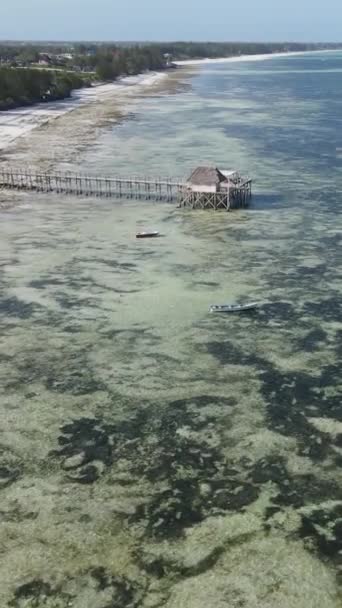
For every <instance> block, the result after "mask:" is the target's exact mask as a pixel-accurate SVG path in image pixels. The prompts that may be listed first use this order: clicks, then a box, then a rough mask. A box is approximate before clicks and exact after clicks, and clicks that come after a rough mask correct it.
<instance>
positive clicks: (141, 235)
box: [135, 230, 159, 239]
mask: <svg viewBox="0 0 342 608" xmlns="http://www.w3.org/2000/svg"><path fill="white" fill-rule="evenodd" d="M135 236H136V238H137V239H148V238H152V237H155V236H159V232H157V231H156V230H155V231H152V232H137V233H136V235H135Z"/></svg>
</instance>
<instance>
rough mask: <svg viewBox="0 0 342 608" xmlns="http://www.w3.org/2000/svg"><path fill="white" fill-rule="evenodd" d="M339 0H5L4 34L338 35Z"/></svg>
mask: <svg viewBox="0 0 342 608" xmlns="http://www.w3.org/2000/svg"><path fill="white" fill-rule="evenodd" d="M341 25H342V0H169V1H168V0H0V38H2V39H40V40H50V39H52V40H185V39H186V40H190V39H191V40H255V41H266V40H269V41H272V40H275V41H279V40H289V41H293V40H295V41H301V40H303V41H313V42H314V41H327V42H328V41H341V40H342V28H341Z"/></svg>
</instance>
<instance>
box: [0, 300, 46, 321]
mask: <svg viewBox="0 0 342 608" xmlns="http://www.w3.org/2000/svg"><path fill="white" fill-rule="evenodd" d="M41 309H42V306H40V304H31V303H27V302H23V301H22V300H18V298H16V297H15V296H13V297H11V298H5V299H4V300H1V301H0V314H4V315H6V316H8V317H18V318H19V319H29V318H30V317H32V315H33V314H34V313H35V312H36V310H41Z"/></svg>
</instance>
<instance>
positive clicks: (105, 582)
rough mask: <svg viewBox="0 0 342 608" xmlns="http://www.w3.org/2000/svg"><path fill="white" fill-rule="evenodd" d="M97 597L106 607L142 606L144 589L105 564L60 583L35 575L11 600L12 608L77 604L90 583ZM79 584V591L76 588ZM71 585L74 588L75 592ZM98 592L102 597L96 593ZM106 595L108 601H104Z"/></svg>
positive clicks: (102, 605)
mask: <svg viewBox="0 0 342 608" xmlns="http://www.w3.org/2000/svg"><path fill="white" fill-rule="evenodd" d="M88 586H89V593H90V594H91V595H93V596H95V597H94V599H95V602H96V606H100V605H101V607H103V608H138V606H140V605H141V602H142V599H143V590H142V589H141V588H140V587H139V585H138V584H137V583H135V582H132V581H130V580H129V579H128V578H125V577H122V576H115V575H113V574H112V573H110V572H108V571H107V570H105V568H101V567H99V568H93V569H91V570H90V571H88V572H84V573H83V575H81V576H79V577H77V578H75V579H72V578H71V577H68V578H67V579H65V580H64V581H63V582H62V583H61V584H60V585H58V586H54V587H53V586H52V585H51V584H50V583H47V582H45V581H44V580H42V579H34V580H32V581H30V582H28V583H25V584H23V585H20V586H19V587H18V588H17V589H16V590H15V592H14V597H13V599H12V600H11V601H10V603H9V606H10V608H31V607H32V608H44V607H45V606H46V607H48V606H49V607H50V606H51V608H52V607H53V606H56V607H57V606H58V607H61V608H62V607H63V608H64V607H65V608H67V607H68V606H73V605H74V602H75V601H77V604H79V601H82V597H84V592H85V589H86V587H88ZM75 587H76V588H79V591H76V593H75V591H74V589H75ZM70 589H73V591H72V592H71V591H70ZM97 595H98V599H97V598H96V596H97ZM103 597H105V598H106V599H105V600H104V601H105V602H106V603H104V602H103Z"/></svg>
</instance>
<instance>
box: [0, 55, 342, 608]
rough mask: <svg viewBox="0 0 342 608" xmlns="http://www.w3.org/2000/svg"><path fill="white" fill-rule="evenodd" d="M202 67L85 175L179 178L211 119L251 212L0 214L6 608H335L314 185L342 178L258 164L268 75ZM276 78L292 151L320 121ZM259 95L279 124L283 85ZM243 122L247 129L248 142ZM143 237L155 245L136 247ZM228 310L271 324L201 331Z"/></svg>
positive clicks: (324, 235)
mask: <svg viewBox="0 0 342 608" xmlns="http://www.w3.org/2000/svg"><path fill="white" fill-rule="evenodd" d="M272 61H273V60H272ZM274 61H280V60H274ZM282 61H284V60H283V59H282ZM286 61H288V62H295V61H299V59H298V58H297V59H294V58H291V59H286ZM305 61H308V59H306V60H305ZM310 61H317V59H310ZM267 65H269V64H267ZM271 65H272V62H270V66H271ZM291 65H293V64H291ZM296 66H298V64H296ZM247 68H248V65H247V64H246V69H247ZM270 69H271V68H270ZM211 70H212V68H210V67H209V68H206V69H205V71H204V72H203V73H202V74H198V75H197V76H193V77H192V78H193V80H192V88H191V89H189V90H188V89H187V90H182V91H180V92H179V93H178V95H173V96H170V97H167V96H164V94H161V93H160V94H159V93H158V94H156V97H155V98H154V97H148V98H146V99H144V100H141V104H142V107H141V108H140V110H139V111H138V114H137V117H136V119H135V120H136V122H135V124H133V121H129V120H128V121H127V122H125V123H122V124H121V125H119V126H117V127H116V129H114V130H113V132H111V133H108V132H106V133H103V134H102V135H101V136H99V139H98V144H97V146H96V147H94V148H93V149H89V150H88V151H87V153H84V167H85V168H87V167H89V168H91V167H94V166H96V165H98V166H101V167H103V172H106V171H107V168H108V166H109V162H110V158H113V154H114V152H115V151H116V149H117V146H120V145H121V147H122V150H123V155H122V158H123V159H125V158H126V154H127V155H128V156H129V155H131V154H132V155H133V156H132V158H133V160H135V161H136V162H137V164H139V162H140V163H142V166H143V167H144V168H145V169H146V171H148V168H150V170H152V169H153V166H154V163H155V164H156V163H157V157H158V156H159V157H161V152H162V150H163V149H164V150H165V158H164V159H163V160H162V164H163V163H164V162H165V164H167V162H171V161H170V158H171V156H172V158H176V156H175V148H176V147H178V144H179V142H180V141H182V142H183V144H184V147H183V148H180V149H181V150H182V157H181V160H182V163H183V161H184V166H186V165H187V163H189V164H190V162H191V159H192V158H193V157H192V155H193V154H194V152H193V147H192V144H191V145H190V142H191V141H192V138H196V137H198V132H197V131H196V130H194V129H191V128H190V127H188V128H187V129H185V128H184V124H185V123H184V121H186V120H187V119H188V112H190V109H191V111H192V112H195V114H194V116H197V119H198V124H200V125H205V124H206V123H205V121H204V120H202V117H205V116H207V114H206V112H207V113H208V111H213V112H218V113H220V116H221V118H222V120H224V121H225V130H223V129H221V128H220V127H217V128H213V129H212V133H211V134H210V135H209V137H208V138H207V140H206V141H207V146H208V149H209V154H210V155H212V156H213V157H214V153H215V152H216V151H217V149H218V148H217V145H218V144H219V149H225V150H227V146H228V143H229V150H230V154H231V157H232V158H231V160H232V162H234V165H236V166H238V165H239V166H240V167H241V169H243V168H245V167H246V166H247V165H248V164H249V163H250V166H251V168H252V170H254V171H255V172H257V173H258V175H259V176H260V183H259V185H258V187H257V191H256V194H255V198H254V202H253V205H252V207H251V209H249V210H243V211H239V212H236V213H229V214H221V213H216V214H211V213H209V214H208V213H206V212H198V213H192V212H188V211H184V210H180V209H176V208H175V207H174V206H172V205H166V204H155V205H153V204H151V203H148V202H144V203H142V202H139V203H134V202H132V201H124V200H121V201H111V200H103V201H100V200H99V199H92V198H87V199H81V198H79V199H73V198H59V197H57V196H53V195H51V196H50V195H43V194H41V195H33V194H27V195H25V196H20V197H19V196H18V199H17V205H16V206H15V207H13V206H10V207H9V208H5V209H3V211H2V215H1V225H0V258H1V263H0V330H1V331H0V363H1V365H0V411H1V420H2V425H1V435H0V521H1V527H0V580H1V585H0V605H1V606H4V607H6V608H7V607H8V608H70V607H73V608H114V607H115V608H140V607H141V608H162V607H164V608H178V607H184V606H187V607H189V608H202V607H203V608H204V607H210V608H211V607H215V608H221V607H222V608H223V607H224V608H226V607H228V608H274V607H275V606H277V607H279V608H302V607H303V608H308V607H310V608H321V607H322V606H324V607H325V608H339V607H340V606H341V601H342V594H341V575H342V570H341V568H342V563H341V552H342V544H341V543H342V473H341V470H342V469H341V458H342V418H341V405H340V404H341V337H342V323H341V318H342V317H341V312H342V311H341V273H340V268H341V253H340V249H341V248H340V244H341V229H340V217H339V201H338V196H337V195H336V193H334V192H332V191H331V190H329V187H328V182H329V183H330V180H331V178H332V176H333V177H334V179H336V184H337V185H338V184H339V181H338V180H339V179H340V176H339V173H338V169H337V168H336V167H334V166H332V165H331V166H330V167H329V169H328V173H329V175H326V173H325V166H322V165H321V164H320V163H321V161H320V160H319V159H318V158H316V157H315V156H314V155H313V156H310V155H308V157H309V158H308V157H307V156H306V157H305V158H302V157H301V156H300V154H301V152H300V150H301V148H300V145H299V152H298V155H299V158H301V162H302V171H303V173H302V179H301V180H299V179H298V178H297V179H298V181H297V182H296V183H294V182H293V180H294V179H295V176H296V175H297V172H298V163H299V160H298V158H297V159H293V160H288V164H286V163H285V160H286V158H287V157H286V156H285V141H284V139H281V141H280V143H279V144H278V147H276V149H275V150H274V154H273V156H272V155H270V154H269V155H266V157H265V160H264V158H262V157H259V156H257V155H255V152H256V150H257V149H259V150H261V149H264V150H266V147H267V145H269V140H268V139H267V136H263V135H262V133H261V131H260V128H259V126H260V125H259V122H258V120H257V115H258V112H259V111H260V112H262V111H263V112H266V110H265V104H264V102H265V94H263V96H262V95H261V92H260V91H261V89H260V86H261V85H262V86H264V79H265V78H267V75H265V66H264V67H263V72H262V73H261V74H260V75H259V76H258V68H257V67H254V68H253V69H252V68H251V67H249V68H248V69H247V71H248V73H245V72H244V69H242V68H241V67H240V68H238V67H236V66H233V67H229V68H227V66H224V67H222V68H219V69H215V70H213V73H212V72H211ZM227 70H228V71H227ZM296 70H297V67H296ZM271 71H272V70H271ZM266 72H267V68H266ZM253 74H254V76H253ZM284 77H285V76H284ZM254 78H255V79H254ZM286 78H287V79H288V80H287V82H288V87H289V89H288V93H287V94H288V96H289V99H288V103H289V119H288V120H289V124H288V125H287V131H286V137H287V138H288V139H287V146H288V148H287V151H288V149H290V148H291V147H292V146H293V142H294V140H296V137H297V135H298V129H299V128H300V129H303V132H304V131H305V133H306V135H307V134H308V132H309V130H310V128H312V123H313V122H314V121H315V117H316V119H317V120H318V117H320V116H321V114H320V113H321V112H327V108H326V105H325V104H324V109H323V110H322V108H321V106H320V104H319V100H317V99H308V103H309V105H310V108H311V114H310V116H309V118H308V121H309V122H308V124H307V125H305V116H304V114H305V108H306V105H305V99H303V98H302V97H303V96H304V97H305V95H306V96H307V95H308V89H306V92H305V94H304V93H301V94H300V93H299V91H298V89H297V88H295V85H294V83H298V74H297V75H294V76H293V80H291V79H290V77H289V76H286ZM246 79H247V80H246ZM259 79H260V80H259ZM267 82H268V83H271V84H270V85H269V86H271V93H272V92H273V97H272V94H270V100H271V103H270V105H268V106H267V108H268V110H267V112H268V118H269V120H270V124H272V121H273V122H274V124H276V123H277V121H278V115H277V113H276V109H275V108H276V97H277V95H278V96H279V86H280V85H279V80H278V79H277V78H276V77H275V76H274V74H273V72H272V74H270V76H269V80H268V81H267ZM310 82H311V81H310ZM248 83H249V84H248ZM272 83H273V85H272ZM228 85H229V86H228ZM272 86H273V89H272ZM307 86H309V85H308V83H307ZM234 87H235V88H234ZM248 87H249V88H248ZM253 87H254V88H253ZM291 87H294V88H292V89H291ZM228 90H229V92H230V95H232V96H233V98H232V99H230V98H229V96H228V93H227V91H228ZM247 90H248V91H254V94H253V95H251V98H250V99H249V100H248V99H247V97H248V96H247ZM290 91H292V97H291V95H290ZM315 95H316V92H315ZM239 99H241V107H240V106H239V103H238V101H239ZM207 100H208V104H209V110H208V108H207V110H205V104H206V102H207ZM247 102H248V103H247ZM273 103H274V106H273ZM282 103H283V102H282ZM144 104H145V105H144ZM246 104H247V105H248V107H246ZM239 108H240V109H239ZM152 110H155V113H153V112H152ZM330 111H331V112H332V110H330ZM230 117H231V118H232V122H231V123H230V122H229V118H230ZM294 117H296V120H295V126H294V127H293V129H292V130H291V128H290V126H291V125H290V123H291V120H293V119H294ZM166 118H167V120H168V126H167V125H166ZM206 120H207V121H209V117H208V116H207V119H206ZM210 120H211V119H210ZM279 120H280V119H279ZM153 121H154V124H155V128H156V129H157V131H158V133H159V134H160V139H158V141H157V138H155V139H154V141H152V137H150V136H149V132H150V129H151V125H152V124H153ZM182 121H183V131H181V124H182ZM281 121H282V122H283V123H284V122H286V117H284V116H282V117H281ZM234 122H235V123H236V122H240V123H243V124H245V125H246V131H245V132H244V135H242V134H241V136H240V138H239V141H237V139H236V133H233V132H231V133H230V135H229V136H228V135H227V132H228V131H229V130H230V129H232V128H233V126H232V125H233V123H234ZM186 124H188V123H186ZM170 125H171V126H172V125H173V126H174V127H175V139H174V143H173V144H172V146H174V147H172V146H171V144H170V145H169V135H168V132H169V131H168V128H169V127H170ZM247 127H248V129H249V130H248V129H247ZM326 128H328V126H327V125H326ZM202 129H203V132H202V133H201V135H200V137H203V136H204V131H205V129H206V127H202ZM284 129H285V127H284ZM247 132H248V133H251V134H253V136H254V139H253V145H252V149H251V148H250V147H249V145H247V143H248V142H247V141H246V140H245V139H244V137H247ZM113 133H114V136H113ZM318 133H321V132H320V131H319V130H318ZM282 134H283V138H284V137H285V134H284V132H282ZM325 134H326V133H325ZM145 136H146V142H147V143H146V149H147V150H149V151H150V152H151V155H150V157H149V158H145V161H144V162H145V164H143V161H142V155H143V149H142V143H143V141H144V138H145ZM317 136H318V135H317ZM321 137H323V135H322V133H321ZM227 138H228V139H227ZM224 146H225V148H224ZM134 150H136V152H135V153H134ZM227 153H228V152H227ZM134 154H135V156H134ZM169 155H170V158H168V157H169ZM145 156H146V150H145ZM280 159H282V161H283V162H282V163H280V162H279V160H280ZM120 162H121V161H118V163H119V164H120ZM122 163H123V165H122V167H121V168H123V166H124V160H122ZM177 163H178V164H177ZM182 163H181V165H182V166H183V164H182ZM151 167H152V169H151ZM169 169H170V171H171V170H172V173H175V174H177V173H178V174H179V172H180V169H181V166H180V163H179V162H178V161H177V162H176V161H175V160H174V161H173V164H170V166H169ZM319 170H321V173H320V180H323V179H325V180H326V182H327V188H325V189H324V188H323V186H322V183H321V184H320V181H319V179H318V176H317V172H318V171H319ZM315 172H316V173H315ZM312 176H314V177H313V179H314V182H312ZM313 183H314V185H315V187H313ZM146 227H148V228H150V227H151V228H156V229H159V231H160V233H161V235H162V236H161V237H160V238H158V239H153V240H151V241H147V240H145V241H139V240H136V238H135V233H136V231H137V230H141V229H144V228H146ZM239 299H253V300H254V299H256V300H259V301H260V302H261V304H262V305H261V306H260V308H258V309H256V310H255V311H253V312H250V313H246V314H241V315H210V314H208V308H209V306H210V305H211V304H215V303H223V302H227V301H235V300H239Z"/></svg>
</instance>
